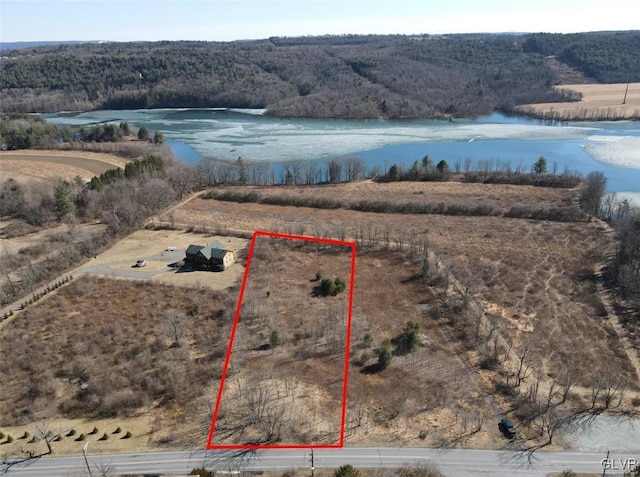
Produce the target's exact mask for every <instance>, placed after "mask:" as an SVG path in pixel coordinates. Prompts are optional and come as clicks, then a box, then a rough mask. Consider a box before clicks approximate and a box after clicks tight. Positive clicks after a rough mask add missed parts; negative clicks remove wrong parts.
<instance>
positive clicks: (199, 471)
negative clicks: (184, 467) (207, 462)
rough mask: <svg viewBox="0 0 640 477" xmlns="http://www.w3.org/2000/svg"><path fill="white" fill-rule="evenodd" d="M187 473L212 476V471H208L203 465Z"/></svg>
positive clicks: (203, 476) (204, 476) (200, 476)
mask: <svg viewBox="0 0 640 477" xmlns="http://www.w3.org/2000/svg"><path fill="white" fill-rule="evenodd" d="M189 475H198V476H199V477H213V472H211V471H208V470H207V469H205V468H204V467H196V468H195V469H193V470H192V471H191V472H189Z"/></svg>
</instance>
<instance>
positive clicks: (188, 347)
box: [0, 182, 640, 452]
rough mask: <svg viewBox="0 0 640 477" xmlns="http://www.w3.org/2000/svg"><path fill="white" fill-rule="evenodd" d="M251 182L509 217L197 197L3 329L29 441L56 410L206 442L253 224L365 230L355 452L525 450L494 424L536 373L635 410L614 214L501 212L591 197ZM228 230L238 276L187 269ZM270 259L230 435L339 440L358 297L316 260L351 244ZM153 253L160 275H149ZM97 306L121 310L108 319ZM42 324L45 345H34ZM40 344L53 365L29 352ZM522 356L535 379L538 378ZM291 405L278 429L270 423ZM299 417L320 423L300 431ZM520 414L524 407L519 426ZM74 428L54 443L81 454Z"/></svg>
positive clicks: (13, 425)
mask: <svg viewBox="0 0 640 477" xmlns="http://www.w3.org/2000/svg"><path fill="white" fill-rule="evenodd" d="M247 189H249V190H251V191H254V192H256V193H259V194H262V195H264V196H267V195H270V194H278V195H279V196H280V197H283V196H294V197H295V196H301V195H305V196H307V197H312V198H315V199H323V198H336V197H339V198H340V199H341V200H343V201H345V203H346V204H349V203H351V202H355V201H358V200H361V199H362V198H363V197H364V198H366V199H369V200H385V201H388V202H393V203H398V204H401V203H403V202H407V201H425V202H426V201H435V202H442V203H448V204H460V205H470V204H476V203H478V202H482V203H484V204H487V205H490V206H492V207H494V208H495V209H496V210H498V211H499V212H501V214H498V215H492V216H477V217H476V216H447V215H433V214H400V213H373V212H359V211H356V210H350V209H348V208H346V207H345V208H338V209H330V210H328V209H320V208H309V207H293V206H287V205H266V204H260V203H236V202H231V201H218V200H214V199H206V198H204V197H203V196H202V195H197V196H194V197H193V198H192V199H191V200H189V201H188V203H185V204H184V205H179V206H177V207H174V208H172V209H170V210H169V211H167V212H165V213H164V214H161V215H160V216H159V217H156V218H154V221H153V227H152V229H147V230H142V231H139V232H136V233H134V234H132V235H130V236H128V237H126V238H124V239H123V240H122V241H120V242H119V243H118V244H117V245H116V246H114V247H113V248H111V249H109V250H108V251H106V252H104V253H101V254H99V255H98V256H97V257H96V258H94V259H93V260H92V261H91V262H89V263H88V264H86V265H85V266H84V267H83V268H82V269H81V270H78V271H77V273H76V272H74V274H75V275H77V274H78V273H79V274H80V275H78V276H80V277H81V279H77V277H76V279H74V280H73V281H72V282H71V283H69V284H67V285H65V286H63V287H61V288H60V289H59V290H58V291H56V292H55V293H53V294H51V295H50V296H47V297H46V298H45V299H44V300H43V301H41V302H38V303H36V304H34V305H31V306H29V307H28V308H27V309H26V310H25V311H22V312H20V313H17V314H16V315H15V316H14V317H12V318H11V319H10V320H6V321H5V322H3V324H2V328H1V330H0V331H1V333H2V335H1V342H0V344H1V346H2V349H3V350H11V351H10V352H9V353H5V355H4V356H3V361H2V363H1V365H0V366H1V367H0V373H1V375H2V384H3V385H2V388H1V390H0V406H2V423H1V425H2V428H1V429H0V430H1V431H2V432H4V433H5V434H6V433H7V432H9V433H10V434H11V435H12V436H14V437H16V436H20V435H21V434H22V433H23V432H24V430H25V429H27V428H28V427H29V426H30V424H29V423H30V422H31V421H34V420H36V421H38V420H43V419H48V420H49V425H50V426H54V427H56V428H57V429H64V430H65V431H67V432H68V430H69V429H68V428H69V427H70V426H72V429H75V430H76V431H78V430H81V432H85V431H84V430H83V429H86V428H91V427H93V426H95V427H98V428H99V429H100V431H101V433H102V432H106V430H107V429H108V428H109V429H110V428H111V427H113V425H116V427H121V429H122V430H125V429H127V430H129V429H134V430H135V432H134V431H133V430H132V431H131V432H132V434H133V435H132V436H131V438H130V439H131V440H130V441H129V442H128V445H130V449H131V450H134V449H135V450H144V449H148V448H150V447H156V446H165V447H170V448H178V447H202V446H203V445H204V443H205V442H206V437H207V433H208V431H209V425H210V423H211V417H212V406H213V403H214V399H215V395H216V392H217V389H218V386H219V379H220V375H221V371H222V365H223V359H224V354H225V351H226V346H227V343H228V339H229V333H230V326H231V320H232V317H233V312H234V310H235V305H236V301H237V293H238V290H239V280H240V278H241V276H242V273H243V272H244V266H245V260H246V254H245V251H246V244H247V241H246V237H248V236H249V234H251V233H252V232H253V231H254V230H265V231H273V232H284V233H292V234H301V235H310V236H315V237H332V238H337V239H340V240H344V239H347V240H355V241H357V242H358V256H357V261H356V277H355V284H356V285H355V289H354V304H353V306H354V308H353V317H354V318H353V330H352V346H351V350H350V356H349V360H350V371H349V373H350V374H349V389H348V407H347V422H346V444H347V445H412V446H419V445H425V446H444V447H447V446H458V445H464V446H468V447H478V448H501V447H508V445H509V444H508V443H506V442H505V441H504V439H503V438H502V436H501V435H500V434H499V433H498V432H497V431H496V422H497V421H498V420H499V416H500V415H502V414H505V413H511V412H514V410H513V408H512V406H513V401H512V398H510V397H509V395H508V394H505V393H503V392H499V391H497V389H498V387H497V386H498V385H497V383H499V382H500V380H501V379H506V380H507V383H511V384H508V385H507V388H509V389H513V384H512V383H513V380H515V379H520V378H522V381H523V382H524V386H529V385H530V384H534V377H535V380H537V381H536V382H537V383H538V385H539V387H540V389H542V390H548V389H550V388H549V386H551V384H550V383H551V382H553V381H554V380H557V381H558V382H560V381H561V378H562V376H565V375H570V376H571V379H572V394H571V396H570V399H569V401H570V402H571V403H572V404H574V405H576V406H580V405H581V404H584V403H588V402H589V396H590V392H591V391H592V390H593V389H594V386H600V385H602V376H608V377H613V376H618V377H620V378H624V379H626V384H625V387H626V388H625V393H624V399H623V401H624V403H628V402H630V400H632V399H637V398H638V382H639V380H638V375H639V374H640V370H639V369H638V336H635V335H633V334H632V333H631V332H630V331H629V330H626V329H624V328H622V327H620V326H619V323H618V322H617V318H616V317H615V315H613V314H612V313H611V312H610V310H611V307H610V306H609V303H608V302H607V297H606V296H605V295H603V294H602V293H601V287H602V284H601V283H600V282H599V281H598V279H597V278H596V277H597V276H598V273H599V272H600V271H601V269H602V267H603V265H604V264H605V263H606V262H607V260H608V256H609V255H610V254H611V253H613V251H614V241H613V237H612V232H611V231H610V229H609V227H608V226H607V225H606V224H605V223H602V222H600V221H598V220H590V221H586V220H582V221H572V222H559V221H541V220H530V219H521V218H511V217H508V216H505V215H504V214H503V213H502V212H504V211H507V210H508V209H509V208H510V207H512V206H514V205H517V204H522V205H525V204H531V203H533V204H535V205H536V206H539V207H566V206H569V205H572V204H575V201H576V197H577V192H576V191H575V190H571V189H568V190H567V189H546V188H542V187H530V186H517V187H516V186H508V185H480V184H462V183H446V184H444V183H435V184H434V183H393V184H375V183H372V182H362V183H356V184H345V185H335V186H316V187H299V188H296V187H291V188H259V187H253V188H238V187H222V188H219V189H218V191H231V192H234V191H246V190H247ZM196 232H197V233H196ZM240 237H245V238H240ZM213 239H216V240H220V241H223V242H226V243H228V244H230V245H229V246H230V247H232V248H234V249H236V250H237V251H238V252H239V256H240V259H239V262H238V263H236V264H234V265H232V267H231V268H230V269H229V270H228V271H225V272H223V273H216V274H212V273H210V272H194V273H191V274H189V273H184V274H180V273H174V271H172V270H171V269H170V267H168V265H170V264H171V263H173V262H176V261H177V260H178V259H179V257H180V255H181V254H183V251H184V248H186V246H187V245H188V244H190V243H206V242H209V241H211V240H213ZM169 245H172V246H175V247H177V248H178V250H177V251H176V252H175V253H176V255H171V254H172V253H173V252H167V251H166V250H165V249H166V247H167V246H169ZM256 253H257V255H256V257H257V258H258V259H259V260H257V261H256V268H255V269H254V270H253V271H252V273H253V272H255V274H253V275H251V280H252V281H251V282H250V284H249V285H250V286H249V287H248V294H247V297H246V303H245V306H244V308H243V317H244V318H243V320H242V321H241V327H240V328H239V330H238V333H239V334H238V337H239V339H238V340H237V341H236V342H235V345H234V346H236V348H234V353H233V355H232V356H233V360H232V363H231V370H232V372H231V374H230V377H229V381H228V386H229V389H228V392H229V393H230V394H229V396H232V399H230V400H229V401H228V403H231V404H225V405H224V409H223V418H224V419H226V421H224V420H223V421H221V425H222V426H223V427H222V429H223V431H224V432H225V433H226V434H225V435H224V436H223V437H225V439H227V442H248V441H250V442H272V441H278V442H289V443H291V442H295V443H305V442H316V443H317V442H320V443H330V442H333V441H334V440H335V439H334V438H335V435H336V432H337V429H336V418H335V417H333V416H335V414H336V409H337V406H338V405H339V395H340V392H341V382H342V374H341V369H342V368H341V364H342V359H343V357H344V355H343V354H342V351H340V350H341V349H344V348H341V346H343V344H344V341H343V340H344V332H343V331H344V326H343V319H344V308H343V305H342V304H341V303H342V301H341V300H340V298H341V295H337V296H335V297H333V296H328V297H318V296H314V289H315V287H316V286H317V281H316V280H317V279H316V273H318V272H320V273H322V274H323V275H324V276H329V277H334V276H341V277H342V278H343V279H344V281H345V282H347V283H348V282H349V280H348V274H349V272H348V270H346V271H345V269H344V268H341V267H343V266H344V263H345V259H344V256H342V255H343V254H342V253H341V252H339V251H336V250H332V249H331V248H327V247H324V248H323V247H309V246H304V247H297V246H292V245H291V244H288V243H270V242H266V243H263V244H262V245H260V247H259V248H258V249H257V252H256ZM140 258H144V259H146V260H147V261H148V262H149V263H148V265H147V267H149V268H142V269H136V270H134V269H132V268H131V264H133V263H134V262H135V260H137V259H140ZM132 274H133V275H132ZM185 276H186V277H185ZM97 313H98V314H99V315H100V316H108V317H109V319H108V320H95V319H92V318H93V317H94V316H95V315H96V314H97ZM409 322H412V323H413V324H414V325H415V326H417V329H418V333H417V334H415V335H414V337H413V338H414V339H415V342H414V343H413V346H412V347H411V349H407V348H405V347H404V345H403V344H402V343H404V342H405V341H404V339H405V338H404V337H406V336H407V333H408V331H407V330H408V329H409V328H408V327H409ZM274 331H276V332H277V339H273V340H272V336H273V332H274ZM36 334H37V335H38V336H40V337H41V339H40V340H38V341H37V342H33V340H31V339H29V338H28V337H29V336H33V335H36ZM577 343H578V344H579V345H577ZM385 348H388V349H390V350H391V355H392V358H391V362H390V363H388V365H387V366H384V367H382V366H380V365H379V360H378V356H379V355H380V353H381V350H383V349H385ZM29 354H35V355H37V356H40V357H41V359H39V360H37V361H33V360H29V359H27V358H26V356H27V355H29ZM519 364H522V365H523V366H524V369H525V370H527V369H528V370H529V372H528V374H527V373H526V372H525V373H524V374H522V375H521V369H519ZM266 369H268V370H269V372H266V371H265V370H266ZM31 376H38V379H27V377H31ZM509 380H511V381H509ZM618 384H619V383H618ZM607 385H610V386H613V385H612V384H611V383H608V384H607ZM250 389H251V390H254V391H255V390H256V389H258V390H260V389H261V390H262V391H264V393H263V396H265V399H266V403H267V408H269V409H272V410H273V412H274V413H275V414H274V415H272V416H271V418H267V417H268V416H267V415H266V414H263V415H262V417H261V418H259V419H257V420H256V419H255V416H253V417H252V416H251V415H249V414H247V411H246V409H250V406H249V407H247V408H245V409H244V410H243V408H242V406H241V405H242V403H243V402H245V403H248V404H250V403H255V402H256V401H255V399H253V398H251V399H249V398H248V397H247V395H248V394H249V395H251V392H254V391H251V392H250V391H249V390H250ZM501 389H504V386H503V387H502V388H501ZM616 389H617V388H616ZM254 397H255V395H254ZM290 401H291V402H294V403H296V406H291V407H288V408H287V409H288V410H287V412H286V413H279V412H278V410H279V409H280V410H282V409H281V407H280V406H279V405H278V403H284V402H286V403H288V402H290ZM634 402H636V401H634ZM274 403H275V404H274ZM267 414H268V413H267ZM224 416H226V417H224ZM265 416H266V417H265ZM273 416H275V417H276V418H277V419H275V421H277V422H278V423H279V424H278V425H277V426H275V427H273V426H272V427H271V429H269V428H265V427H264V426H265V423H267V424H268V423H271V424H274V419H272V418H273ZM301 416H304V417H305V419H307V420H308V421H309V422H311V423H312V424H311V425H308V426H296V425H295V424H297V423H298V422H300V418H301ZM519 416H521V415H520V414H518V412H517V409H515V414H513V417H514V419H515V421H516V424H517V425H518V426H521V423H522V422H523V421H520V419H524V417H519ZM510 417H511V414H510ZM105 420H108V421H105ZM94 423H99V425H98V424H94ZM232 424H233V425H235V426H236V427H234V426H233V425H232ZM520 428H521V429H522V435H523V438H524V439H525V440H527V439H531V440H532V441H535V440H536V438H537V432H538V431H537V429H536V428H534V427H532V428H531V429H528V428H526V427H525V426H524V425H522V426H521V427H520ZM103 429H104V431H103ZM276 430H277V432H275V431H276ZM29 432H32V431H29ZM265 432H266V434H265ZM261 433H262V434H261ZM100 435H102V434H100ZM65 439H66V438H63V439H62V440H61V441H60V442H58V443H54V447H55V446H59V447H56V448H59V449H61V452H66V450H65V449H67V448H69V449H72V448H73V445H72V444H68V447H64V446H65V445H67V444H65V442H68V439H67V440H65ZM74 442H75V441H74ZM554 443H555V444H557V445H562V441H561V440H560V441H558V440H556V441H554ZM118 444H121V441H120V440H119V439H116V438H114V439H107V440H105V441H100V446H101V447H100V449H101V450H102V451H104V452H111V451H114V450H115V449H116V447H111V446H116V445H118ZM18 445H19V443H15V442H14V443H13V444H6V446H4V447H3V449H4V450H11V449H14V450H15V449H17V448H18ZM20 445H21V444H20ZM11 446H13V447H11Z"/></svg>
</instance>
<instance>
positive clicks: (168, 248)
mask: <svg viewBox="0 0 640 477" xmlns="http://www.w3.org/2000/svg"><path fill="white" fill-rule="evenodd" d="M175 251H176V248H175V247H174V246H173V245H169V246H168V247H167V252H175Z"/></svg>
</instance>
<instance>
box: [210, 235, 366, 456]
mask: <svg viewBox="0 0 640 477" xmlns="http://www.w3.org/2000/svg"><path fill="white" fill-rule="evenodd" d="M259 236H265V237H275V238H283V239H290V240H304V241H306V242H319V243H326V244H331V245H342V246H348V247H350V248H351V277H350V280H349V306H348V310H347V338H346V342H345V356H344V379H343V386H342V415H341V418H340V420H341V423H340V440H339V443H338V444H326V445H313V444H311V445H268V444H265V445H240V444H237V445H214V444H212V441H213V432H214V430H215V425H216V420H217V418H218V412H219V410H220V402H221V400H222V392H223V390H224V382H225V379H226V377H227V370H228V368H229V362H230V361H231V349H232V348H233V340H234V338H235V336H236V328H237V326H238V321H239V320H240V310H241V309H242V300H243V298H244V291H245V288H246V286H247V278H248V277H249V269H250V268H251V261H252V259H253V249H254V247H255V244H256V237H259ZM356 249H357V245H356V242H345V241H342V240H334V239H324V238H315V237H307V236H304V235H290V234H280V233H275V232H264V231H261V230H256V231H255V232H253V235H252V237H251V245H250V246H249V255H248V257H247V266H246V268H245V270H244V276H243V277H242V286H241V288H240V295H239V296H238V305H237V306H236V313H235V316H234V318H233V326H232V327H231V335H230V336H229V345H228V347H227V355H226V357H225V360H224V367H223V370H222V376H221V378H220V387H219V388H218V395H217V398H216V404H215V407H214V410H213V418H212V420H211V428H210V429H209V437H208V439H207V450H213V449H340V448H342V447H344V431H345V420H346V417H347V389H348V380H349V350H350V348H351V321H352V309H353V289H354V285H355V269H356Z"/></svg>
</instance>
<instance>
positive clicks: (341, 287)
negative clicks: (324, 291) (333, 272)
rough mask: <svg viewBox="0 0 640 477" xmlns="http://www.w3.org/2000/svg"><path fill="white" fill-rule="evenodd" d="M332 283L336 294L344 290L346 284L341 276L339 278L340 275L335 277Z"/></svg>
mask: <svg viewBox="0 0 640 477" xmlns="http://www.w3.org/2000/svg"><path fill="white" fill-rule="evenodd" d="M334 284H335V288H336V289H335V293H336V294H338V293H342V292H343V291H344V290H345V288H346V287H347V285H346V284H345V283H344V280H343V279H342V278H340V277H337V278H336V279H335V281H334Z"/></svg>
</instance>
